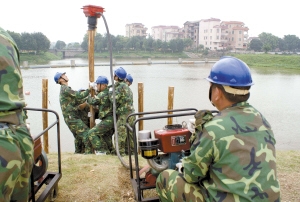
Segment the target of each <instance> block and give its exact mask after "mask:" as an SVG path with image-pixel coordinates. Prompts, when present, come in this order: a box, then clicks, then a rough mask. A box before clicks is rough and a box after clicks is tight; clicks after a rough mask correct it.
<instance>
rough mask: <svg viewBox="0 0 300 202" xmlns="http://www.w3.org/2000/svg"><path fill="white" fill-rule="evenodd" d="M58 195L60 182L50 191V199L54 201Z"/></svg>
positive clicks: (51, 201)
mask: <svg viewBox="0 0 300 202" xmlns="http://www.w3.org/2000/svg"><path fill="white" fill-rule="evenodd" d="M57 196H58V184H56V185H55V186H54V188H53V189H52V190H51V193H50V195H49V197H48V199H49V201H50V202H53V201H55V200H56V198H57Z"/></svg>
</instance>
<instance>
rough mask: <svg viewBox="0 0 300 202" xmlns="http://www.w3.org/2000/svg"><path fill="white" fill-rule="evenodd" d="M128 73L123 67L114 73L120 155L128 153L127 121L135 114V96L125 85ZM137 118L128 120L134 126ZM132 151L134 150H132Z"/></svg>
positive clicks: (131, 143) (131, 140)
mask: <svg viewBox="0 0 300 202" xmlns="http://www.w3.org/2000/svg"><path fill="white" fill-rule="evenodd" d="M126 75H127V72H126V71H125V69H123V68H122V67H119V68H117V69H116V70H115V71H114V80H115V81H116V82H115V99H116V115H117V130H118V145H119V153H120V155H125V154H127V153H128V147H127V143H126V142H127V141H126V138H127V132H126V131H127V130H126V119H127V116H128V115H129V114H131V113H134V107H133V94H132V91H131V89H130V88H129V86H128V85H127V84H126V83H125V79H126ZM134 121H135V117H134V116H131V117H130V118H129V120H128V123H129V125H131V126H133V123H134ZM130 137H131V138H130V141H129V143H130V145H133V139H132V132H131V133H130ZM131 151H133V150H132V148H131Z"/></svg>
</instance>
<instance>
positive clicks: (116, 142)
mask: <svg viewBox="0 0 300 202" xmlns="http://www.w3.org/2000/svg"><path fill="white" fill-rule="evenodd" d="M97 14H100V15H101V16H102V18H103V21H104V24H105V27H106V32H107V39H108V46H109V58H110V61H109V63H110V76H111V82H112V88H113V91H112V94H113V118H114V127H115V146H116V152H117V155H118V158H119V159H120V161H121V163H122V165H123V166H124V167H126V168H127V169H130V168H129V165H127V164H126V163H125V161H124V160H123V158H122V156H121V155H120V151H119V143H118V128H117V117H116V99H115V97H116V95H115V84H114V74H113V69H112V45H111V40H110V33H109V29H108V25H107V23H106V20H105V17H104V15H103V13H101V12H98V13H97Z"/></svg>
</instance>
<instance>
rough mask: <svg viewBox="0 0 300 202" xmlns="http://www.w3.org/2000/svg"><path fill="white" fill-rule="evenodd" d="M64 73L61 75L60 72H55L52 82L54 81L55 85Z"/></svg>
mask: <svg viewBox="0 0 300 202" xmlns="http://www.w3.org/2000/svg"><path fill="white" fill-rule="evenodd" d="M65 73H66V72H63V73H61V72H56V74H55V75H54V81H55V83H58V80H59V79H60V77H61V76H62V75H64V74H65Z"/></svg>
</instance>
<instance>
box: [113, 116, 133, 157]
mask: <svg viewBox="0 0 300 202" xmlns="http://www.w3.org/2000/svg"><path fill="white" fill-rule="evenodd" d="M127 116H128V115H120V116H118V120H117V130H118V145H119V152H120V155H125V154H128V146H127V145H128V141H129V144H130V150H131V152H133V151H134V143H133V137H132V132H131V131H130V132H129V136H130V139H129V140H128V138H127V128H126V119H127ZM134 121H135V116H131V117H130V118H129V120H128V123H129V125H130V126H133V123H134Z"/></svg>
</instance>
